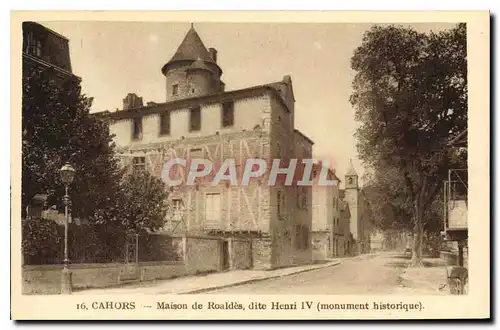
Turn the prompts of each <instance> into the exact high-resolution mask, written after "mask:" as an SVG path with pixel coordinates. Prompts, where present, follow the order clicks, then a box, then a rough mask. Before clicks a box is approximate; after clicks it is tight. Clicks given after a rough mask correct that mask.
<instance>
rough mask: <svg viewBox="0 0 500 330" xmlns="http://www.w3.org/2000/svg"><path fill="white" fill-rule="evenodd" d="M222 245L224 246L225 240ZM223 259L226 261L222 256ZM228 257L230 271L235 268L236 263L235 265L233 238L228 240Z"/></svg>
mask: <svg viewBox="0 0 500 330" xmlns="http://www.w3.org/2000/svg"><path fill="white" fill-rule="evenodd" d="M222 244H224V240H223V241H222ZM223 251H224V250H223ZM221 257H222V259H223V260H224V258H225V256H221ZM227 257H228V258H229V269H231V270H232V269H233V267H234V263H233V238H232V237H229V238H228V239H227Z"/></svg>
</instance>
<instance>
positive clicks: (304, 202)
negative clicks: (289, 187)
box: [302, 188, 307, 211]
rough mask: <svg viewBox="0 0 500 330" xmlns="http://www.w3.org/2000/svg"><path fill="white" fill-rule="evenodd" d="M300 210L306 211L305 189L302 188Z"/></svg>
mask: <svg viewBox="0 0 500 330" xmlns="http://www.w3.org/2000/svg"><path fill="white" fill-rule="evenodd" d="M302 189H303V191H302V209H303V210H306V211H307V189H306V188H302Z"/></svg>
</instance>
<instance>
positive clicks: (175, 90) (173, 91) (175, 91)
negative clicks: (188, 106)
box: [172, 84, 179, 95]
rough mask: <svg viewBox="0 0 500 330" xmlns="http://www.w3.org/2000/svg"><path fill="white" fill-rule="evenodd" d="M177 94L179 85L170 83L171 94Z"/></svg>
mask: <svg viewBox="0 0 500 330" xmlns="http://www.w3.org/2000/svg"><path fill="white" fill-rule="evenodd" d="M177 94H179V85H177V84H176V85H172V95H177Z"/></svg>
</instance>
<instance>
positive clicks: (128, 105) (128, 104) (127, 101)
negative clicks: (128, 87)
mask: <svg viewBox="0 0 500 330" xmlns="http://www.w3.org/2000/svg"><path fill="white" fill-rule="evenodd" d="M142 106H143V104H142V97H139V96H137V95H136V94H134V93H129V94H128V95H127V96H126V97H125V98H124V99H123V110H127V109H133V108H140V107H142Z"/></svg>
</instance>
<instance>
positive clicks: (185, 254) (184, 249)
mask: <svg viewBox="0 0 500 330" xmlns="http://www.w3.org/2000/svg"><path fill="white" fill-rule="evenodd" d="M187 249H188V247H187V236H186V235H183V236H182V260H184V266H185V267H186V270H187V272H188V273H189V260H188V250H187Z"/></svg>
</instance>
